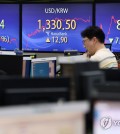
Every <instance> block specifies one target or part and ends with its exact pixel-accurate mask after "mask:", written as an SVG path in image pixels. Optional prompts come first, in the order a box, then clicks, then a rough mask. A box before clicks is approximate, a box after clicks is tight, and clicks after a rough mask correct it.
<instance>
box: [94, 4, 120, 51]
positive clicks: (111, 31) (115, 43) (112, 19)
mask: <svg viewBox="0 0 120 134" xmlns="http://www.w3.org/2000/svg"><path fill="white" fill-rule="evenodd" d="M119 7H120V3H97V4H96V10H95V11H96V15H95V21H96V25H97V26H99V27H100V28H102V29H103V31H104V32H105V36H106V38H105V43H111V44H112V48H111V51H112V52H120V47H119V45H120V36H119V35H120V33H119V32H120V27H119V25H120V16H119V12H120V8H119Z"/></svg>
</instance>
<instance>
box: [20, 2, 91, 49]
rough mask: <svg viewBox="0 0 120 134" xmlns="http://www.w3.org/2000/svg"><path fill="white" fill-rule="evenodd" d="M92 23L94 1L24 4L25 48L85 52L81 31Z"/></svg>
mask: <svg viewBox="0 0 120 134" xmlns="http://www.w3.org/2000/svg"><path fill="white" fill-rule="evenodd" d="M89 25H92V4H91V3H79V4H78V3H77V4H73V3H72V4H65V3H64V4H23V6H22V50H24V51H36V52H39V51H40V52H64V51H65V50H77V51H79V52H85V48H84V47H83V44H82V39H81V36H80V32H81V31H82V30H84V29H85V28H86V27H87V26H89Z"/></svg>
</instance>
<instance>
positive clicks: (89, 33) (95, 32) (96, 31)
mask: <svg viewBox="0 0 120 134" xmlns="http://www.w3.org/2000/svg"><path fill="white" fill-rule="evenodd" d="M81 36H82V37H83V38H85V37H87V38H88V39H90V40H91V39H92V38H93V37H96V38H97V39H98V40H99V42H101V43H104V40H105V34H104V32H103V31H102V29H100V27H98V26H89V27H87V28H86V29H85V30H83V31H82V32H81Z"/></svg>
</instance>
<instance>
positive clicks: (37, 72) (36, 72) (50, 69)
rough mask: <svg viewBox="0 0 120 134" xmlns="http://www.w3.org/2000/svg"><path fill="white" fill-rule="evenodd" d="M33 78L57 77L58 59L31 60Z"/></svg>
mask: <svg viewBox="0 0 120 134" xmlns="http://www.w3.org/2000/svg"><path fill="white" fill-rule="evenodd" d="M30 76H31V77H34V78H35V77H55V76H56V57H49V58H36V59H32V60H31V75H30Z"/></svg>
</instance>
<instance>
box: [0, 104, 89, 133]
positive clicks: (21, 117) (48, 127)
mask: <svg viewBox="0 0 120 134" xmlns="http://www.w3.org/2000/svg"><path fill="white" fill-rule="evenodd" d="M88 111H89V103H88V102H63V103H52V104H51V103H45V104H34V105H22V106H9V107H7V106H6V107H0V130H1V132H2V133H5V134H13V132H14V133H15V134H19V133H26V134H27V133H29V134H33V133H34V134H37V133H40V134H41V133H44V134H48V133H49V134H60V133H71V134H85V133H86V132H85V119H84V117H85V114H86V113H87V112H88Z"/></svg>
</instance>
